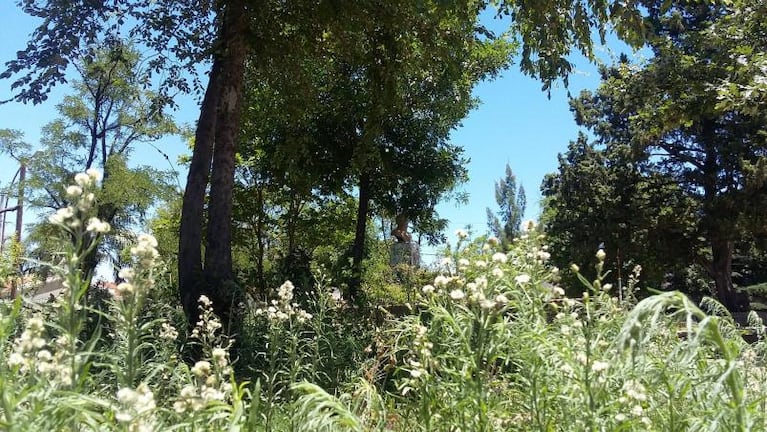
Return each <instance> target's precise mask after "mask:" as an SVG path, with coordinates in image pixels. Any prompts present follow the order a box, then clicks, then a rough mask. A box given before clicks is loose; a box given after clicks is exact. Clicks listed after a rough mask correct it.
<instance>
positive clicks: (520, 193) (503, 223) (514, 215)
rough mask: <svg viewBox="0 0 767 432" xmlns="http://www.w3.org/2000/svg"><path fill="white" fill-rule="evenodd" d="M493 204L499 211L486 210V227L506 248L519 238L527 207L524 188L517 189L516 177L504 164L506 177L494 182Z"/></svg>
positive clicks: (507, 165)
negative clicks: (496, 204) (496, 205)
mask: <svg viewBox="0 0 767 432" xmlns="http://www.w3.org/2000/svg"><path fill="white" fill-rule="evenodd" d="M495 202H496V203H498V208H499V210H498V212H497V213H493V211H492V210H490V209H489V208H488V209H487V227H488V229H489V230H490V233H491V234H492V235H494V236H495V237H496V238H497V239H498V240H500V241H501V244H502V245H503V246H504V247H506V246H508V245H509V243H511V242H512V241H513V240H514V239H515V238H517V237H518V236H519V231H520V225H521V224H522V217H523V216H524V215H525V207H526V206H527V198H526V197H525V188H524V187H522V185H519V188H517V177H516V176H515V175H514V173H513V172H512V171H511V167H510V166H509V164H506V176H505V177H503V178H502V179H500V180H499V181H497V182H495Z"/></svg>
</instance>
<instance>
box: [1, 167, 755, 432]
mask: <svg viewBox="0 0 767 432" xmlns="http://www.w3.org/2000/svg"><path fill="white" fill-rule="evenodd" d="M98 181H99V179H98V175H97V173H95V172H90V173H87V174H81V175H78V177H77V178H76V184H75V185H72V186H71V187H70V188H69V189H68V193H69V194H70V198H71V201H72V203H73V204H72V205H71V206H70V207H69V208H67V209H64V210H61V211H59V212H58V213H56V214H55V215H54V216H52V217H51V223H52V224H54V225H56V226H57V227H58V228H59V230H60V232H61V238H62V243H61V244H62V246H61V251H60V252H61V253H60V255H59V261H58V262H56V263H54V264H51V268H52V270H53V272H54V273H56V274H57V275H58V277H59V278H61V280H62V281H64V282H65V286H66V290H65V292H64V294H63V295H61V296H60V297H59V299H58V300H57V301H56V302H55V303H54V304H51V305H34V304H30V303H27V302H26V301H25V300H24V299H23V297H22V298H19V299H16V300H15V301H12V302H10V301H5V302H3V303H2V304H0V360H2V362H3V363H2V364H3V367H2V368H0V427H1V428H2V429H4V430H12V431H29V430H51V431H58V430H65V431H66V430H71V431H80V430H99V431H112V430H114V431H154V430H156V431H165V430H179V431H207V430H211V431H213V430H215V431H219V430H231V431H385V430H394V431H418V430H423V431H443V430H444V431H456V430H463V431H495V430H497V431H514V430H519V431H530V430H537V431H557V430H562V431H633V430H636V431H644V430H664V431H665V430H669V431H688V430H689V431H699V430H712V431H714V430H721V431H746V430H764V429H765V418H766V417H765V410H766V409H767V401H766V400H765V394H766V393H765V385H764V382H765V375H767V374H766V373H765V368H764V359H765V353H766V352H767V350H766V349H765V346H766V344H765V342H764V334H765V331H764V326H763V324H762V323H761V322H760V321H759V320H758V317H756V316H752V317H751V327H752V328H753V331H755V332H756V334H757V337H758V338H759V340H758V342H756V343H754V344H750V345H749V344H747V343H745V342H744V341H743V339H742V337H741V335H740V332H741V329H739V328H737V327H736V325H735V324H734V322H733V321H732V320H731V319H730V318H729V316H728V315H727V314H726V311H724V310H723V309H722V308H721V307H719V306H718V305H716V304H715V303H714V302H711V301H707V302H706V303H705V304H704V305H703V307H701V306H698V305H695V304H693V303H692V302H691V301H690V300H689V299H688V298H687V297H685V296H684V295H682V294H680V293H678V292H665V293H660V294H658V295H655V296H652V297H649V298H646V299H644V300H642V301H641V302H636V301H635V300H633V299H631V298H629V299H628V300H626V299H625V297H626V296H621V298H623V300H618V296H617V293H616V292H615V288H614V287H612V286H611V285H610V284H609V283H607V280H608V277H607V273H606V269H604V268H603V265H604V260H605V256H604V252H602V251H600V252H598V253H597V254H596V256H595V257H594V263H593V265H595V266H596V274H597V277H596V278H595V280H592V281H589V280H586V279H585V278H584V277H582V276H581V277H580V281H581V284H582V286H581V287H580V291H581V294H580V295H578V296H576V297H565V295H564V293H565V291H567V292H573V290H572V289H568V290H565V289H564V287H560V286H559V285H558V283H559V282H558V281H559V278H558V274H559V271H558V270H557V269H556V268H553V267H551V266H550V264H549V263H548V258H549V252H548V251H547V248H546V244H545V242H546V239H545V236H544V235H543V234H542V233H540V232H537V231H535V229H533V227H529V228H530V229H529V230H528V231H527V232H526V233H525V235H524V236H522V237H521V238H520V239H518V240H517V241H516V242H515V243H514V244H513V245H512V249H511V250H501V249H500V245H499V244H498V242H497V241H496V240H495V239H492V238H491V239H486V240H485V239H478V240H474V241H472V240H470V239H468V238H467V236H466V235H465V234H464V233H462V232H461V233H459V239H458V244H457V246H456V247H455V249H454V250H453V251H452V252H451V253H450V254H449V256H447V257H445V259H444V260H443V262H442V265H441V268H440V270H439V273H438V274H436V275H435V277H434V279H433V281H431V283H429V284H427V285H425V286H423V287H413V290H412V291H413V292H415V293H416V294H413V295H412V297H411V300H412V302H413V305H412V308H411V310H412V311H413V312H412V313H410V314H407V315H405V316H403V317H396V316H390V317H389V319H387V320H386V322H384V323H383V324H381V323H380V321H378V320H377V319H376V317H375V316H374V314H373V313H368V312H365V311H364V310H359V309H355V308H352V307H350V306H349V305H346V304H344V303H343V301H342V300H341V299H340V296H339V295H338V294H339V293H338V291H337V290H335V289H334V288H332V287H330V284H329V283H328V282H322V283H320V285H319V286H317V287H314V288H313V293H312V294H310V295H308V296H307V297H308V299H309V300H308V301H305V302H303V303H302V304H299V303H297V302H296V300H295V299H294V295H293V289H294V287H293V285H292V284H291V283H290V282H286V283H285V284H283V285H282V286H281V287H278V288H277V289H275V291H274V293H273V295H272V296H271V298H270V300H269V301H268V302H267V303H264V304H246V305H241V307H242V310H241V311H240V312H242V316H243V317H244V319H243V323H242V326H241V327H242V331H241V333H239V334H238V335H236V336H235V337H236V338H238V339H239V340H238V341H237V343H236V344H234V343H233V342H234V340H233V339H232V338H230V337H228V336H226V335H224V334H223V333H222V329H221V322H220V321H219V320H218V318H217V317H216V316H215V315H214V313H213V309H212V305H211V304H210V300H208V299H207V298H205V297H201V298H200V299H199V307H200V314H199V315H200V320H199V322H197V323H194V324H195V325H194V326H193V329H192V330H191V331H190V332H189V334H186V332H184V331H179V330H177V329H176V328H175V327H174V326H173V325H172V323H173V322H174V317H175V316H178V314H179V312H178V311H177V310H174V308H173V307H168V306H167V305H158V304H156V303H155V302H154V301H153V298H156V296H155V295H154V294H155V293H156V291H157V290H159V289H161V285H162V279H161V278H160V277H159V276H160V269H161V268H162V266H161V257H159V256H158V255H157V251H156V242H155V241H154V239H153V238H152V237H151V236H149V235H139V236H137V241H136V243H135V244H134V245H133V246H132V248H131V250H130V255H131V261H130V265H129V267H126V268H124V269H122V270H121V272H120V276H121V278H123V280H124V281H123V282H122V283H120V284H119V285H118V286H117V289H116V291H115V292H114V293H112V295H110V296H109V298H108V308H107V309H104V308H101V309H99V308H96V307H94V305H91V304H89V298H90V296H88V295H86V293H87V292H88V290H89V289H91V288H90V287H89V275H87V274H84V273H83V271H82V266H81V263H82V262H83V260H84V259H85V257H86V256H87V255H88V254H89V253H90V252H91V251H92V249H93V248H94V247H95V245H96V244H97V242H98V241H99V239H100V237H101V236H102V235H103V234H104V233H106V232H108V230H109V226H108V225H106V224H104V223H102V222H101V221H98V220H97V219H95V218H94V217H93V215H94V214H95V204H96V203H95V202H93V198H92V196H93V195H92V194H91V193H92V192H91V190H92V187H93V186H94V185H95V184H96V183H97V182H98ZM573 270H575V271H576V273H577V274H578V275H579V276H580V273H579V269H578V268H577V266H574V267H573ZM318 279H320V280H321V278H318ZM638 280H639V269H637V271H636V272H635V274H634V275H632V278H631V279H630V282H629V290H628V291H629V292H631V291H633V290H634V289H635V288H636V284H637V283H638ZM569 288H571V287H569ZM629 297H630V296H629ZM189 346H194V348H195V349H194V350H193V351H194V352H195V353H198V354H199V358H196V359H195V360H194V361H183V360H182V359H183V358H184V356H183V355H182V352H183V350H184V349H185V347H189ZM234 347H236V348H234Z"/></svg>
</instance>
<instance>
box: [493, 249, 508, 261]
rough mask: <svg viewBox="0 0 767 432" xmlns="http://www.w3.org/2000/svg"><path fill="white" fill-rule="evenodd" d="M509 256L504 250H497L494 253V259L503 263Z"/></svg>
mask: <svg viewBox="0 0 767 432" xmlns="http://www.w3.org/2000/svg"><path fill="white" fill-rule="evenodd" d="M507 260H508V257H507V256H506V254H505V253H503V252H496V253H494V254H493V261H494V262H497V263H501V264H505V263H506V261H507Z"/></svg>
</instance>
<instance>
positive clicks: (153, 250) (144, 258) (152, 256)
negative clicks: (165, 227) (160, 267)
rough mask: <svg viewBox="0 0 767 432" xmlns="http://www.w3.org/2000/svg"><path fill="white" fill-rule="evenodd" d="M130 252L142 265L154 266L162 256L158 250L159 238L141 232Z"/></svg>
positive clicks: (146, 266)
mask: <svg viewBox="0 0 767 432" xmlns="http://www.w3.org/2000/svg"><path fill="white" fill-rule="evenodd" d="M130 254H131V256H132V257H133V258H134V259H135V260H136V261H137V262H138V263H139V264H140V265H141V266H142V267H144V268H151V267H154V266H155V264H156V262H157V258H158V257H159V256H160V254H159V253H158V252H157V239H155V238H154V237H153V236H151V235H149V234H139V236H138V241H137V243H136V246H133V247H132V248H131V250H130Z"/></svg>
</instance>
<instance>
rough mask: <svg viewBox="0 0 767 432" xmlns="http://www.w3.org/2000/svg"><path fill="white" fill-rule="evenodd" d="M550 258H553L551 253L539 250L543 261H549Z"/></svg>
mask: <svg viewBox="0 0 767 432" xmlns="http://www.w3.org/2000/svg"><path fill="white" fill-rule="evenodd" d="M549 258H551V254H550V253H548V252H546V251H539V252H538V259H539V260H541V261H548V260H549Z"/></svg>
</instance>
